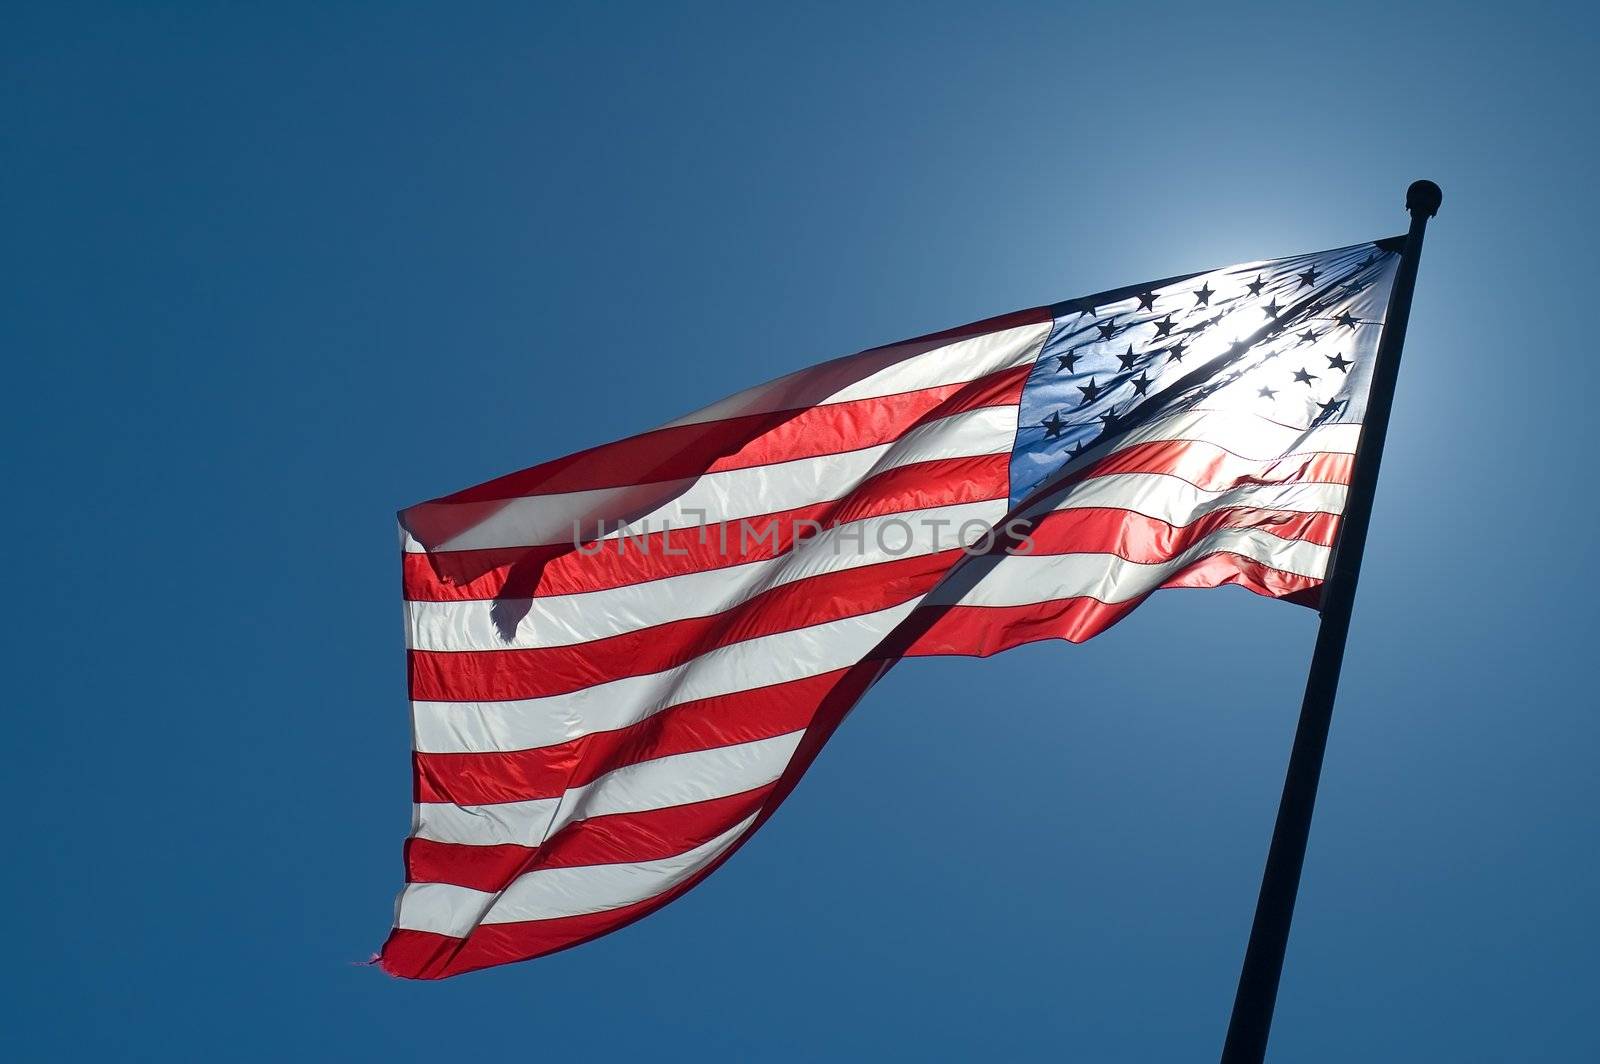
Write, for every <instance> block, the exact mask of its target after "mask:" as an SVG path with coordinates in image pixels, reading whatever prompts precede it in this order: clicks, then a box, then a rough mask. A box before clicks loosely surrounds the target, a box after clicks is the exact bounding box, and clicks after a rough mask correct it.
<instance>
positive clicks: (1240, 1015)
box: [1222, 181, 1444, 1064]
mask: <svg viewBox="0 0 1600 1064" xmlns="http://www.w3.org/2000/svg"><path fill="white" fill-rule="evenodd" d="M1443 198H1444V194H1443V193H1442V192H1441V191H1440V190H1439V186H1438V185H1436V184H1434V183H1433V182H1432V181H1417V182H1415V183H1413V184H1412V186H1411V187H1410V188H1408V189H1406V210H1408V211H1410V212H1411V231H1410V232H1409V233H1407V234H1406V242H1405V249H1404V250H1403V251H1402V252H1401V254H1400V268H1399V271H1398V273H1396V275H1395V279H1394V288H1393V289H1392V290H1391V291H1390V293H1389V310H1388V313H1387V314H1385V316H1384V325H1383V336H1382V337H1381V338H1380V339H1379V341H1378V354H1377V358H1376V360H1375V362H1374V365H1373V369H1372V391H1371V394H1370V396H1369V398H1368V400H1367V410H1366V416H1365V418H1364V419H1363V422H1362V426H1363V427H1362V429H1361V441H1360V443H1359V444H1358V445H1357V446H1356V457H1355V469H1354V471H1353V472H1352V474H1351V477H1350V495H1349V499H1348V501H1347V503H1346V506H1345V514H1344V521H1343V524H1342V526H1341V531H1340V533H1339V543H1338V546H1337V548H1336V549H1335V551H1334V556H1333V562H1332V564H1331V565H1330V566H1329V571H1328V578H1327V582H1326V583H1325V584H1324V585H1323V588H1322V622H1321V625H1320V627H1319V628H1318V629H1317V648H1316V651H1315V652H1314V653H1313V654H1312V657H1311V674H1310V675H1309V676H1308V677H1307V678H1306V695H1305V700H1304V701H1303V702H1302V703H1301V704H1300V724H1299V726H1298V727H1297V728H1296V730H1295V735H1294V747H1293V749H1292V750H1291V751H1290V753H1289V770H1288V773H1287V775H1286V776H1285V778H1284V781H1283V797H1282V798H1281V799H1280V800H1279V802H1278V822H1277V824H1275V825H1274V826H1273V829H1272V846H1271V848H1270V849H1269V850H1268V851H1267V868H1266V871H1265V872H1264V873H1263V874H1262V877H1261V896H1260V897H1259V898H1258V899H1257V901H1256V916H1255V922H1254V923H1253V924H1252V925H1251V927H1250V944H1249V945H1248V946H1247V947H1246V948H1245V954H1244V969H1243V970H1242V971H1241V972H1240V973H1239V990H1238V993H1237V994H1236V995H1235V996H1234V999H1233V1017H1232V1019H1230V1020H1229V1021H1228V1039H1227V1041H1226V1042H1225V1043H1224V1044H1223V1047H1222V1064H1260V1062H1261V1061H1262V1060H1264V1059H1265V1057H1266V1054H1267V1033H1268V1031H1269V1030H1271V1027H1272V1008H1273V1006H1274V1005H1275V1004H1276V1003H1277V1000H1278V978H1279V976H1281V975H1282V974H1283V953H1284V949H1285V948H1286V947H1287V946H1288V944H1289V923H1290V921H1291V920H1292V919H1293V918H1294V900H1295V895H1296V894H1297V893H1298V892H1299V889H1300V869H1301V866H1302V865H1304V864H1305V858H1306V838H1307V836H1309V835H1310V833H1311V811H1312V808H1313V807H1314V806H1315V805H1316V801H1317V781H1318V779H1319V778H1320V777H1321V775H1322V754H1323V751H1324V750H1325V749H1326V748H1327V745H1328V725H1329V724H1330V722H1331V721H1332V719H1333V696H1334V694H1335V693H1336V692H1337V691H1338V688H1339V666H1340V664H1341V663H1342V662H1343V661H1344V643H1345V636H1346V635H1347V634H1348V633H1349V631H1350V608H1351V606H1352V605H1353V604H1354V603H1355V597H1356V579H1357V577H1358V576H1360V574H1361V552H1362V548H1364V547H1365V546H1366V542H1367V522H1368V520H1369V519H1370V518H1371V516H1372V496H1373V492H1374V490H1375V489H1376V487H1377V484H1378V465H1379V463H1381V462H1382V461H1383V440H1384V437H1385V436H1386V435H1387V434H1388V432H1389V410H1390V408H1391V407H1392V406H1393V405H1394V386H1395V380H1396V378H1397V377H1398V376H1399V373H1400V346H1401V345H1402V344H1403V343H1405V338H1406V322H1407V320H1408V319H1410V317H1411V293H1412V291H1413V290H1414V289H1415V288H1416V284H1417V262H1418V260H1419V259H1421V257H1422V235H1423V232H1424V231H1425V230H1426V229H1427V228H1428V219H1429V218H1431V217H1433V216H1434V214H1436V213H1437V212H1438V210H1439V203H1440V201H1441V200H1442V199H1443Z"/></svg>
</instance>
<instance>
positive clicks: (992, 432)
mask: <svg viewBox="0 0 1600 1064" xmlns="http://www.w3.org/2000/svg"><path fill="white" fill-rule="evenodd" d="M1016 433H1017V408H1016V407H1015V406H996V407H983V408H981V409H978V410H971V411H968V412H966V413H962V414H953V415H951V416H950V417H946V418H940V419H939V420H937V421H934V422H930V423H929V424H926V425H921V426H919V427H917V428H915V429H913V430H912V431H910V432H908V433H906V434H905V435H904V436H901V437H900V438H899V439H897V440H895V441H894V442H892V443H886V444H880V445H878V446H875V447H863V448H861V449H860V450H855V451H846V452H844V453H842V454H829V455H820V456H817V457H813V458H797V459H795V460H794V461H790V462H775V463H773V464H771V465H761V466H751V467H749V468H745V469H729V470H724V471H722V472H718V473H707V474H705V475H703V476H700V477H692V478H684V479H681V480H672V481H660V482H656V483H652V484H637V485H632V486H629V487H622V488H602V489H597V490H594V491H573V492H562V493H559V494H553V495H530V496H526V497H523V498H517V499H511V500H508V501H507V502H506V503H505V504H504V505H503V506H502V507H501V508H500V509H499V510H497V511H495V512H494V513H493V514H491V515H489V516H488V517H486V518H485V519H484V520H483V521H481V522H479V523H478V524H477V525H475V526H473V527H472V528H469V529H467V530H466V531H464V532H462V533H461V534H459V535H457V536H456V537H454V538H453V539H451V540H449V541H448V542H446V543H445V544H443V545H442V546H441V547H440V549H441V550H479V549H483V548H490V547H521V546H532V545H536V544H544V543H571V542H573V539H574V536H573V533H574V527H575V523H576V528H577V529H578V531H579V532H580V534H581V535H582V536H583V537H585V538H591V537H593V536H594V534H595V529H596V528H597V527H604V528H607V529H612V528H615V527H616V526H617V524H618V522H626V524H625V525H624V526H623V527H622V528H621V529H618V530H616V531H613V532H611V533H610V535H611V536H613V537H615V536H621V535H625V534H626V535H639V534H642V533H645V532H656V531H660V530H662V529H663V528H685V527H695V526H699V525H702V524H705V523H707V522H713V521H726V520H737V519H739V518H742V517H756V516H760V515H764V514H770V513H776V512H778V511H781V510H790V509H793V508H795V507H797V506H805V505H808V504H811V503H817V502H826V501H828V500H831V499H837V498H839V497H841V496H843V495H845V494H846V493H848V492H849V491H850V489H851V488H852V487H854V486H855V485H856V484H858V483H859V482H860V481H862V480H864V479H866V478H867V477H869V476H872V475H874V474H876V473H881V472H884V471H885V470H889V469H898V468H900V467H901V466H908V465H913V464H915V463H917V462H929V461H934V460H936V459H943V458H969V457H973V456H977V455H985V454H1003V453H1005V452H1007V451H1009V450H1011V445H1012V442H1013V441H1014V440H1015V438H1016ZM406 549H407V550H408V551H412V552H413V553H415V552H418V551H420V550H421V549H422V548H421V546H420V545H419V544H417V543H416V542H415V541H414V540H411V539H410V538H409V537H407V543H406Z"/></svg>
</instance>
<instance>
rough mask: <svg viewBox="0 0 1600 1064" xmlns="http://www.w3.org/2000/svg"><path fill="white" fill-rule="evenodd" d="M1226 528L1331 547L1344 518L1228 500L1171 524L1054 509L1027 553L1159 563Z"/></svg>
mask: <svg viewBox="0 0 1600 1064" xmlns="http://www.w3.org/2000/svg"><path fill="white" fill-rule="evenodd" d="M1225 528H1255V529H1259V530H1261V531H1262V532H1269V533H1271V534H1272V535H1274V536H1277V537H1278V538H1279V539H1293V540H1305V541H1307V542H1310V543H1319V544H1321V545H1322V546H1325V547H1328V546H1332V545H1333V540H1334V535H1335V534H1336V533H1337V532H1338V529H1339V519H1338V517H1336V516H1334V515H1333V514H1328V513H1320V512H1318V513H1302V512H1300V511H1296V510H1263V509H1259V508H1257V507H1253V506H1228V507H1224V508H1222V509H1220V510H1211V511H1208V512H1207V513H1204V514H1202V515H1201V516H1199V517H1197V518H1195V519H1194V520H1193V521H1191V522H1190V523H1189V524H1187V525H1169V524H1168V523H1167V522H1165V521H1161V520H1158V519H1156V518H1154V517H1147V516H1145V515H1144V514H1140V513H1134V512H1133V511H1131V510H1118V509H1115V508H1103V507H1083V508H1081V509H1072V510H1055V511H1053V512H1051V513H1049V514H1046V515H1045V516H1044V517H1043V518H1041V519H1040V520H1039V522H1038V523H1037V524H1035V525H1034V526H1033V528H1032V530H1031V531H1030V533H1029V540H1030V541H1031V542H1032V544H1033V549H1032V550H1031V551H1030V552H1028V553H1031V554H1115V555H1116V556H1117V557H1119V558H1124V559H1126V560H1128V561H1130V562H1141V563H1143V564H1146V565H1154V564H1159V563H1161V562H1165V561H1171V560H1172V559H1173V558H1176V557H1177V556H1178V555H1180V554H1182V553H1183V552H1184V551H1186V550H1188V549H1189V548H1190V547H1192V546H1194V545H1195V544H1196V543H1199V542H1200V541H1201V540H1203V539H1205V538H1206V537H1207V536H1209V535H1211V534H1212V533H1213V532H1217V531H1220V530H1222V529H1225Z"/></svg>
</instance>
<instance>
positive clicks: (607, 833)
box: [405, 702, 816, 891]
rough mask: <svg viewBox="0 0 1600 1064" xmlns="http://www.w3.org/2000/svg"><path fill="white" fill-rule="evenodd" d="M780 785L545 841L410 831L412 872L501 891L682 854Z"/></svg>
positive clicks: (580, 825)
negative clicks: (545, 874)
mask: <svg viewBox="0 0 1600 1064" xmlns="http://www.w3.org/2000/svg"><path fill="white" fill-rule="evenodd" d="M807 709H808V711H812V710H815V709H816V704H815V703H814V702H813V703H812V704H811V705H809V706H808V707H807ZM808 716H809V712H808ZM772 788H773V784H770V783H769V784H767V785H765V786H763V787H757V788H755V789H753V790H749V791H745V792H744V793H742V794H734V795H729V796H728V797H725V798H712V799H710V800H708V801H704V802H694V803H692V804H689V805H673V806H667V807H666V808H664V809H650V810H646V811H644V812H639V813H616V814H613V815H610V816H597V817H591V818H590V819H588V820H579V821H576V822H575V823H572V824H569V825H567V826H566V827H564V828H562V829H561V830H560V831H558V832H556V834H555V835H553V836H551V838H550V839H548V840H547V841H546V842H545V843H544V845H542V846H512V845H501V846H463V845H458V844H455V843H447V842H433V841H431V840H429V839H417V838H413V839H407V840H406V848H405V858H406V880H407V882H411V883H453V884H455V885H456V886H461V887H471V888H472V889H474V890H487V891H496V890H504V889H505V888H506V887H507V886H509V885H510V883H511V881H512V880H514V879H516V878H517V877H518V876H520V875H523V874H525V873H528V872H532V871H535V870H538V869H544V868H579V867H583V866H586V865H600V864H620V863H624V862H632V861H658V860H661V859H663V858H667V857H674V856H676V855H678V854H680V853H686V852H688V851H689V850H692V849H694V848H695V847H696V846H701V845H704V844H705V843H708V842H710V841H711V840H712V839H714V838H716V837H717V836H718V835H721V834H722V833H723V832H725V831H728V830H730V829H731V828H732V827H733V826H734V825H735V824H737V823H739V822H740V821H742V820H744V819H745V818H746V817H748V816H750V815H751V814H752V813H754V812H755V811H756V810H757V809H759V808H760V807H761V803H762V802H763V801H764V800H765V799H766V797H767V796H768V795H769V794H771V793H772Z"/></svg>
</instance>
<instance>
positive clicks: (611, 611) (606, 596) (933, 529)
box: [406, 499, 1006, 651]
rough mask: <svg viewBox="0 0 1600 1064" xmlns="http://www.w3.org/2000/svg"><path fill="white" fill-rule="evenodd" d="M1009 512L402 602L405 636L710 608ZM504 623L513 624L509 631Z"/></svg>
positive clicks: (463, 640) (537, 642) (619, 622)
mask: <svg viewBox="0 0 1600 1064" xmlns="http://www.w3.org/2000/svg"><path fill="white" fill-rule="evenodd" d="M1005 513H1006V500H1005V499H993V500H989V501H985V502H974V503H962V504H960V505H956V506H934V507H928V508H927V509H922V510H914V511H909V512H906V513H900V514H888V515H884V516H879V517H871V518H865V519H863V520H860V521H852V522H849V523H847V524H844V525H841V526H838V527H836V528H831V529H828V530H827V531H825V532H823V533H821V534H819V535H816V536H814V537H813V538H811V539H808V540H806V541H805V542H804V543H802V544H801V545H800V546H798V547H797V548H795V549H794V550H791V551H788V552H787V553H784V554H780V555H778V556H777V557H775V558H770V559H762V560H759V561H753V562H746V563H745V564H743V565H730V566H726V567H724V568H720V569H706V570H702V571H700V572H691V573H684V574H681V575H678V576H669V577H661V578H659V579H656V580H649V581H645V582H642V583H638V584H628V585H625V586H623V587H617V588H606V589H604V590H599V591H587V592H582V593H579V594H574V595H545V596H541V597H539V598H536V599H502V600H496V601H485V600H481V599H479V600H466V601H460V602H408V603H406V617H407V628H408V632H407V636H408V645H409V646H410V647H411V648H412V649H414V650H432V651H461V650H512V649H518V648H524V647H557V646H571V645H573V644H577V643H586V642H589V641H591V640H595V639H605V638H608V637H610V636H616V635H621V634H622V633H624V632H631V631H636V630H637V629H640V628H650V627H654V626H655V625H659V624H666V623H668V622H670V621H678V620H683V619H685V618H689V617H709V616H711V615H713V614H716V613H721V612H723V611H724V610H728V609H732V608H733V607H735V606H737V605H739V604H740V603H742V602H746V601H748V600H749V599H751V598H753V597H755V596H756V595H759V594H761V593H762V592H764V591H767V590H769V589H771V588H774V587H781V586H782V585H784V584H790V583H793V582H795V581H796V580H804V579H807V578H808V577H813V576H819V575H821V574H823V573H832V572H839V571H842V570H845V569H857V568H860V567H862V566H865V565H874V564H876V563H878V562H885V561H892V560H894V559H897V558H911V557H919V556H921V555H926V554H935V553H938V552H939V551H942V550H951V549H954V548H955V547H958V546H961V544H962V541H960V540H958V539H957V535H958V533H959V532H960V531H961V530H962V529H963V528H965V529H966V530H967V532H968V536H967V539H966V542H971V541H972V540H974V539H976V538H979V537H981V536H982V535H983V532H984V530H986V529H987V528H989V527H990V526H992V525H993V524H995V523H996V522H998V521H999V520H1000V519H1001V518H1002V517H1004V516H1005ZM980 526H981V527H980ZM806 530H807V529H806V528H804V527H802V529H801V530H800V531H801V532H802V534H803V533H804V532H805V531H806ZM782 531H783V532H784V533H785V534H787V533H788V532H789V531H790V530H789V529H783V530H782ZM757 535H760V536H765V537H766V538H768V539H769V540H770V538H771V530H770V529H767V528H763V527H760V526H759V525H758V526H757V527H756V528H755V529H754V530H753V531H752V532H751V536H752V537H754V536H757ZM608 549H609V548H608ZM629 549H638V548H637V547H633V548H629ZM739 549H740V543H739V539H738V535H737V534H730V538H729V550H730V552H732V551H737V550H739ZM513 618H520V620H513ZM497 620H498V623H497ZM500 625H506V626H510V627H513V629H514V630H513V631H511V632H510V633H509V634H510V638H509V639H508V638H506V635H504V634H502V632H501V629H500Z"/></svg>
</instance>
